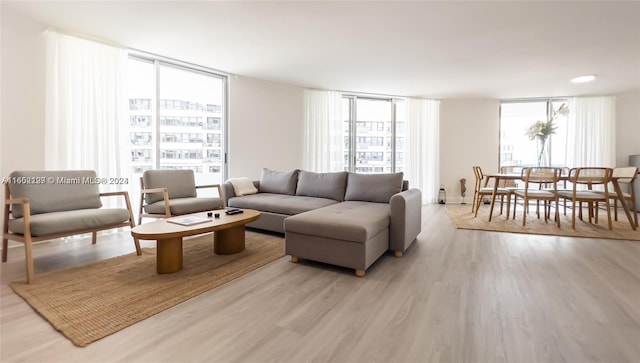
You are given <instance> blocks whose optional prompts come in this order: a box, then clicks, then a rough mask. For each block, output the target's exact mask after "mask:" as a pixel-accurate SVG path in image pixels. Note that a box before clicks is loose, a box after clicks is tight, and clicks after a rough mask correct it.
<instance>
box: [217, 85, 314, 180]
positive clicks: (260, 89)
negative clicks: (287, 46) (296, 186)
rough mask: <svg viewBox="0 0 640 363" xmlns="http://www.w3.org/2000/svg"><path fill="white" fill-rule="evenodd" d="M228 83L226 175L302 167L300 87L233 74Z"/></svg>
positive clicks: (252, 174)
mask: <svg viewBox="0 0 640 363" xmlns="http://www.w3.org/2000/svg"><path fill="white" fill-rule="evenodd" d="M229 83H230V84H229V112H230V114H229V177H241V176H244V177H248V178H250V179H252V180H254V179H255V180H257V179H259V178H260V171H261V170H262V168H269V169H274V170H293V169H298V168H300V167H302V150H303V149H302V132H303V120H302V118H303V97H302V92H303V89H302V88H300V87H294V86H288V85H283V84H276V83H273V82H266V81H261V80H256V79H251V78H246V77H235V76H232V77H231V79H230V82H229Z"/></svg>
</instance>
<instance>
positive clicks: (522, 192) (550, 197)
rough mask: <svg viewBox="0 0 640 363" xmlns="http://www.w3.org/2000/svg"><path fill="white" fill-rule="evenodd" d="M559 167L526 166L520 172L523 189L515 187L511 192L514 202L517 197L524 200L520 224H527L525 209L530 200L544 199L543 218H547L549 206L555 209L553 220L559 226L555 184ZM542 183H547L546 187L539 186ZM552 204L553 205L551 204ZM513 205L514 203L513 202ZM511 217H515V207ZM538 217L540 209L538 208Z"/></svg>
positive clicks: (559, 171) (558, 177)
mask: <svg viewBox="0 0 640 363" xmlns="http://www.w3.org/2000/svg"><path fill="white" fill-rule="evenodd" d="M560 173H561V169H560V168H551V167H537V168H526V169H524V170H523V172H522V180H523V181H524V189H516V190H515V191H514V192H513V197H514V203H515V202H517V200H518V197H520V198H522V199H523V200H524V205H525V209H524V211H523V213H522V225H523V226H524V225H526V224H527V209H526V206H528V205H529V201H530V200H536V201H537V202H540V201H544V213H543V214H544V220H545V222H546V221H547V220H549V214H550V212H549V211H550V208H551V207H554V209H555V221H556V224H557V225H558V227H560V213H559V210H558V191H557V184H558V180H559V179H560ZM542 185H548V186H550V187H548V188H541V186H542ZM552 203H553V204H554V205H553V206H552V205H551V204H552ZM514 205H515V204H514ZM513 218H514V219H515V218H516V208H514V209H513ZM538 218H540V211H539V209H538Z"/></svg>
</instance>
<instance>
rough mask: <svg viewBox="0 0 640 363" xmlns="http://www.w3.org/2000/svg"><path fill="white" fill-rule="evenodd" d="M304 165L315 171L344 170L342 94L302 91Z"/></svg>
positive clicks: (306, 168)
mask: <svg viewBox="0 0 640 363" xmlns="http://www.w3.org/2000/svg"><path fill="white" fill-rule="evenodd" d="M304 110H305V111H304V112H305V113H304V153H303V168H304V169H305V170H309V171H314V172H331V171H341V170H344V131H343V130H344V129H343V120H342V94H340V92H335V91H318V90H305V91H304Z"/></svg>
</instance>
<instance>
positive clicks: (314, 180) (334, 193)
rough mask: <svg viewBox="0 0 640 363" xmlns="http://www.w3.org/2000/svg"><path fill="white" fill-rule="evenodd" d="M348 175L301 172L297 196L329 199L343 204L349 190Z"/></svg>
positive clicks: (344, 173) (344, 172)
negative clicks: (346, 191)
mask: <svg viewBox="0 0 640 363" xmlns="http://www.w3.org/2000/svg"><path fill="white" fill-rule="evenodd" d="M347 175H348V174H347V172H346V171H339V172H335V173H313V172H310V171H304V170H301V171H300V175H299V176H298V187H297V189H296V195H304V196H307V197H318V198H327V199H333V200H337V201H338V202H342V201H343V200H344V192H345V189H346V188H347Z"/></svg>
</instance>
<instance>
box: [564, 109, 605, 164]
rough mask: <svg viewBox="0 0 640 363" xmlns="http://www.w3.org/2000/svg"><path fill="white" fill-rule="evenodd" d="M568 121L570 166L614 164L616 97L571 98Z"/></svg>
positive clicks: (568, 158)
mask: <svg viewBox="0 0 640 363" xmlns="http://www.w3.org/2000/svg"><path fill="white" fill-rule="evenodd" d="M567 122H568V124H567V126H568V127H567V130H569V131H568V133H567V143H566V147H567V154H566V155H567V162H566V164H567V166H571V167H578V166H605V167H614V166H615V164H616V99H615V97H578V98H574V99H571V100H570V102H569V118H568V121H567Z"/></svg>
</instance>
